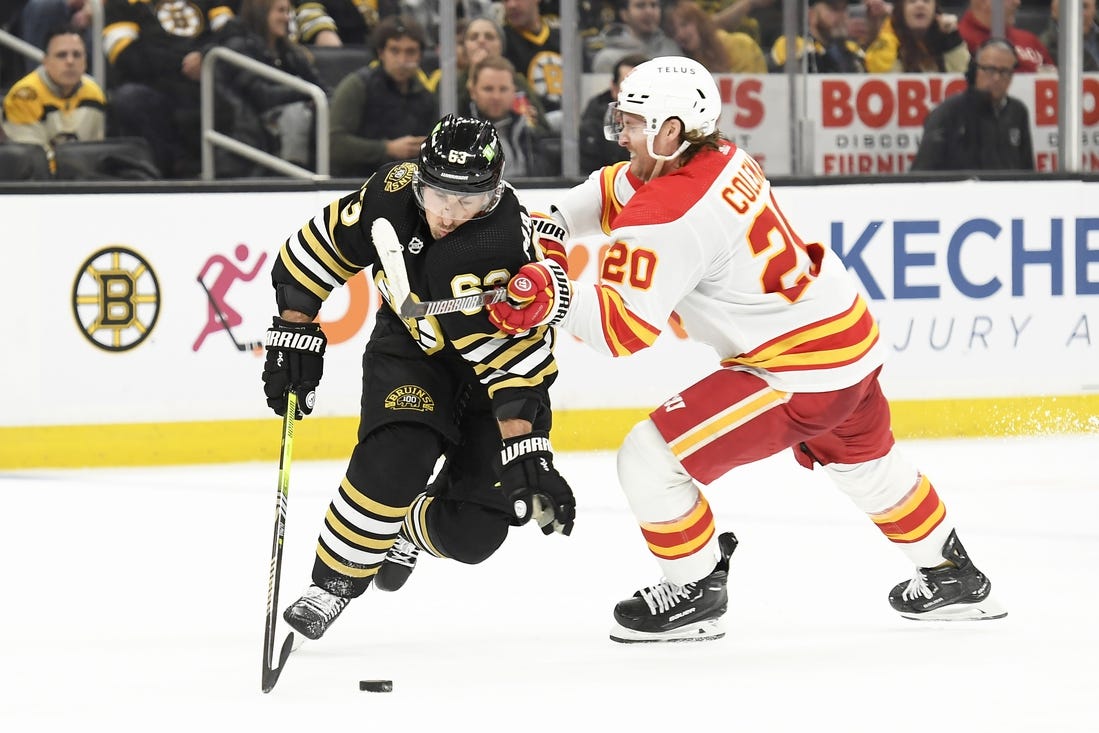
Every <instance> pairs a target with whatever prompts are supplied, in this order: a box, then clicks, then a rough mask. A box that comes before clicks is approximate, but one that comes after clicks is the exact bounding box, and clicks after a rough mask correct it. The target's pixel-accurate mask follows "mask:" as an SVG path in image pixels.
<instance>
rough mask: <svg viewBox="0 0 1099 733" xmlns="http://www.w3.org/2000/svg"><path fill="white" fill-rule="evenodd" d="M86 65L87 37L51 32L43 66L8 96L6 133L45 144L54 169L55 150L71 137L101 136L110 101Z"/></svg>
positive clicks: (64, 31)
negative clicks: (108, 101)
mask: <svg viewBox="0 0 1099 733" xmlns="http://www.w3.org/2000/svg"><path fill="white" fill-rule="evenodd" d="M87 69H88V59H87V53H86V50H85V48H84V38H83V37H82V36H81V35H80V34H79V33H77V32H76V31H75V30H72V29H70V28H59V29H55V30H53V31H51V32H50V33H49V35H48V36H47V38H46V53H45V55H44V56H43V58H42V64H41V65H40V66H39V67H38V68H37V69H35V70H34V71H32V72H31V73H29V74H27V75H26V76H24V77H23V78H22V79H20V80H19V81H18V82H16V83H15V85H14V86H12V88H11V90H9V91H8V94H7V96H5V97H4V117H3V125H4V132H5V133H6V134H7V136H8V138H9V139H11V140H12V141H13V142H22V143H32V144H36V145H41V146H42V148H43V149H44V150H45V151H46V156H47V157H48V158H49V159H50V169H51V171H52V170H54V168H55V166H54V162H53V156H54V148H55V146H57V145H60V144H62V143H65V142H68V141H71V140H102V139H103V137H104V134H105V130H106V106H107V100H106V97H105V96H104V95H103V90H102V89H101V88H100V87H99V85H98V84H96V82H95V79H93V78H92V77H90V76H88V75H87V74H86V73H85V72H86V71H87Z"/></svg>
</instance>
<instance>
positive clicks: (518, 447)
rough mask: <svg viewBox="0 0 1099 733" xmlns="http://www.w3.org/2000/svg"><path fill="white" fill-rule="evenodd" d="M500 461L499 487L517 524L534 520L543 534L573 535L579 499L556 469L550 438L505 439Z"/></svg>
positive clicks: (530, 435)
mask: <svg viewBox="0 0 1099 733" xmlns="http://www.w3.org/2000/svg"><path fill="white" fill-rule="evenodd" d="M500 462H501V463H502V464H503V468H502V469H501V471H500V488H501V489H503V491H504V496H506V497H507V499H508V501H510V502H511V506H512V511H513V512H514V513H515V520H516V524H526V523H527V522H529V521H530V519H531V517H533V518H534V521H536V522H537V523H538V526H539V527H541V528H542V534H547V535H548V534H553V533H554V532H560V533H561V534H563V535H568V534H571V533H572V525H573V521H574V520H575V518H576V499H575V498H573V495H572V489H570V488H569V485H568V483H566V482H565V479H564V478H562V477H561V474H559V473H557V469H556V468H554V467H553V448H552V447H551V446H550V441H549V436H548V435H547V434H546V433H530V434H529V435H518V436H515V437H513V438H504V447H503V450H501V451H500Z"/></svg>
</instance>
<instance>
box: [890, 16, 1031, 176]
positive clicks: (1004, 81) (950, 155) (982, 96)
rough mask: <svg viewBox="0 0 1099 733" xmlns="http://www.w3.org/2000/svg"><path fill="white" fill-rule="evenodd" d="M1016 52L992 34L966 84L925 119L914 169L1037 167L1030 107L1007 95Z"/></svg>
mask: <svg viewBox="0 0 1099 733" xmlns="http://www.w3.org/2000/svg"><path fill="white" fill-rule="evenodd" d="M1017 61H1018V57H1017V56H1016V55H1015V48H1014V46H1013V45H1012V44H1011V43H1010V42H1009V41H1007V40H1005V39H1001V38H990V39H989V40H987V41H985V42H984V43H983V44H982V45H981V46H980V47H979V48H978V49H977V53H976V55H975V56H974V57H973V59H972V60H971V61H970V66H969V70H968V71H967V72H966V81H967V82H968V87H967V88H966V90H965V91H964V92H962V93H961V94H955V95H954V96H952V97H948V98H947V99H945V100H943V102H942V104H940V105H939V106H938V107H936V108H935V109H934V110H932V111H931V112H930V113H929V114H928V115H927V119H926V120H924V126H923V137H922V138H921V140H920V147H919V149H918V150H917V151H916V158H915V160H913V161H912V168H911V170H912V171H958V170H1028V171H1029V170H1034V147H1033V144H1032V142H1031V138H1030V111H1029V110H1028V109H1027V107H1026V105H1025V104H1023V102H1022V101H1020V100H1018V99H1016V98H1015V97H1012V96H1009V95H1008V93H1007V92H1008V88H1009V87H1010V86H1011V80H1012V78H1013V77H1014V74H1015V69H1016V65H1017Z"/></svg>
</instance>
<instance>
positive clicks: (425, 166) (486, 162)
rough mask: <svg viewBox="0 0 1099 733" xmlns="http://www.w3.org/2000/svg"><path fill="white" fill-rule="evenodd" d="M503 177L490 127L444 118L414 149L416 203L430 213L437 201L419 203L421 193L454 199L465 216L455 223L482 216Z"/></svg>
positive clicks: (495, 198)
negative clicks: (416, 159)
mask: <svg viewBox="0 0 1099 733" xmlns="http://www.w3.org/2000/svg"><path fill="white" fill-rule="evenodd" d="M503 172H504V149H503V147H502V146H501V145H500V140H499V138H498V137H497V135H496V128H495V127H493V126H492V123H491V122H488V121H486V120H477V119H473V118H470V117H456V116H455V115H447V116H446V117H444V118H443V119H441V120H439V122H438V123H437V124H436V125H435V127H434V129H432V130H431V132H430V133H429V134H428V136H427V138H426V139H425V140H424V142H423V143H422V144H421V145H420V159H419V169H418V170H417V171H416V174H415V176H414V178H413V186H414V188H415V191H416V200H417V201H418V202H419V204H420V206H422V207H423V208H424V209H425V210H432V211H435V210H436V208H437V206H438V205H439V201H434V202H432V201H428V200H426V199H425V193H428V194H431V193H432V191H434V192H435V193H436V194H441V195H442V196H446V197H450V198H451V199H452V200H453V199H454V197H458V199H459V203H461V204H463V206H462V207H461V210H464V211H466V213H467V214H468V215H466V216H464V217H455V218H469V219H472V218H474V216H483V215H485V214H487V213H488V212H490V211H492V210H493V209H494V208H495V207H496V204H497V203H499V201H500V196H501V194H502V193H503V191H504V185H505V184H504V182H503V179H502V176H503ZM425 189H427V191H425ZM434 198H436V199H438V198H439V196H438V195H436V196H434ZM433 203H434V205H432V204H433ZM448 208H449V207H448ZM436 213H440V212H438V211H436ZM448 213H454V212H453V211H448Z"/></svg>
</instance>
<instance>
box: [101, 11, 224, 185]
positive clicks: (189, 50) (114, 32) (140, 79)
mask: <svg viewBox="0 0 1099 733" xmlns="http://www.w3.org/2000/svg"><path fill="white" fill-rule="evenodd" d="M176 10H177V11H178V12H170V13H169V12H164V13H159V12H157V11H158V9H157V7H155V6H154V5H153V3H152V2H149V1H148V0H134V1H133V2H131V0H106V5H105V7H104V24H105V27H104V28H103V46H104V50H105V52H106V54H107V61H108V82H107V87H108V88H107V91H108V94H109V96H110V103H111V115H112V120H113V123H114V125H113V126H114V128H115V129H114V131H113V133H112V134H118V135H125V136H129V135H133V136H137V137H143V138H145V139H146V140H148V141H149V144H150V145H151V146H152V148H153V154H154V156H155V158H156V163H157V166H158V167H159V168H160V170H161V171H162V172H163V173H164V175H165V176H166V177H168V178H190V177H194V176H195V175H197V173H198V172H199V169H200V159H201V156H200V152H199V151H200V145H199V137H200V133H199V130H200V115H199V77H200V75H201V71H202V57H203V54H204V53H205V51H206V49H207V48H208V47H209V46H211V45H213V43H214V40H213V32H214V31H217V30H219V29H220V28H221V27H222V25H224V24H225V22H226V21H228V20H229V19H230V18H231V17H233V11H232V9H231V8H229V7H228V6H227V4H226V2H224V1H223V0H205V1H204V2H197V4H196V3H186V4H181V5H180V6H179V7H178V8H176ZM199 13H202V15H199ZM214 108H215V112H216V113H217V115H218V119H217V120H216V122H217V124H218V127H219V128H221V129H224V128H226V127H227V126H228V125H229V124H230V123H229V122H228V118H227V117H226V116H227V115H228V114H230V111H229V107H228V105H226V104H225V102H224V100H219V102H218V103H215V105H214Z"/></svg>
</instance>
